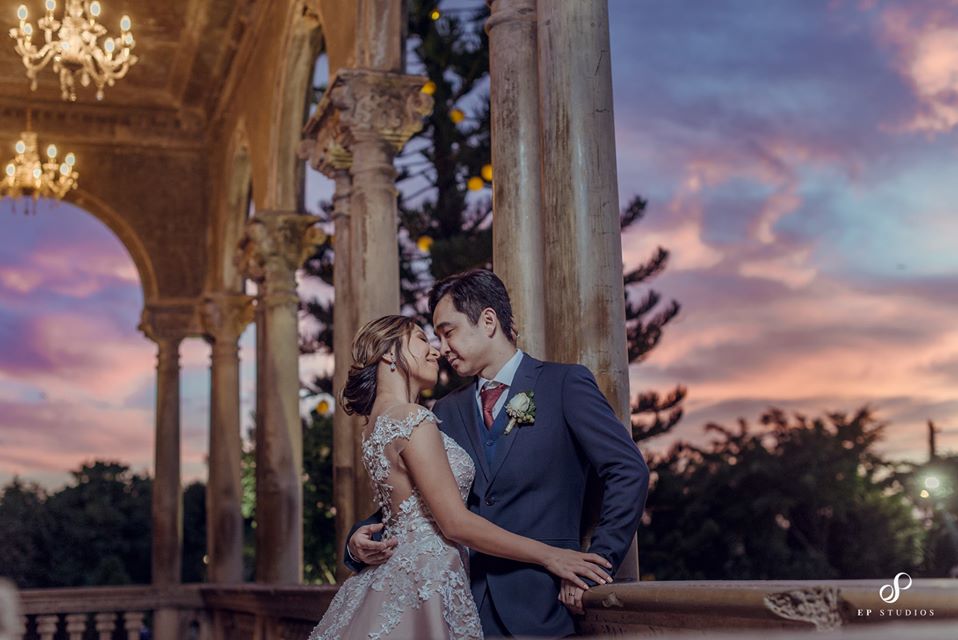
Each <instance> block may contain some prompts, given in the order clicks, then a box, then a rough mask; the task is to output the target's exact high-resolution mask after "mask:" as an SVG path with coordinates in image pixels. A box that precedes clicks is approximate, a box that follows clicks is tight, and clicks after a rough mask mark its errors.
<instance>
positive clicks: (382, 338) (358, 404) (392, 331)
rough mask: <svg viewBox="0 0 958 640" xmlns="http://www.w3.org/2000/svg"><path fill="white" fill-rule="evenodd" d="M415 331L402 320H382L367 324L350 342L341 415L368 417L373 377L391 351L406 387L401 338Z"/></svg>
mask: <svg viewBox="0 0 958 640" xmlns="http://www.w3.org/2000/svg"><path fill="white" fill-rule="evenodd" d="M417 327H418V325H417V324H416V321H415V320H413V319H412V318H408V317H406V316H383V317H382V318H379V319H378V320H372V321H371V322H367V323H366V325H365V326H364V327H363V328H362V329H360V330H359V333H357V334H356V338H355V339H353V353H352V355H353V362H352V364H351V365H350V366H349V373H348V374H347V376H346V385H345V386H344V387H343V390H342V392H341V393H340V402H341V403H342V407H343V411H345V412H346V413H347V414H349V415H360V416H368V415H369V414H370V413H372V410H373V403H375V402H376V373H377V371H378V368H379V363H380V362H381V361H382V358H383V356H384V355H386V354H387V353H389V352H390V350H393V349H394V350H395V353H396V367H397V368H398V369H399V371H400V372H401V373H402V375H403V377H404V378H405V379H406V384H407V386H408V384H409V366H408V365H407V364H406V359H405V358H404V357H403V354H402V345H403V338H406V337H408V336H409V335H410V334H412V332H413V331H414V330H415V329H416V328H417Z"/></svg>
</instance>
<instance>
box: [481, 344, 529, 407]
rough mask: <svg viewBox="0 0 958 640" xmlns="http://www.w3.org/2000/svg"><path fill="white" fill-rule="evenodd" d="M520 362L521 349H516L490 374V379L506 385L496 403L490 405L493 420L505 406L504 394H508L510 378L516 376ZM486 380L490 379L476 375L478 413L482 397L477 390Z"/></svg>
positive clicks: (510, 383) (510, 384)
mask: <svg viewBox="0 0 958 640" xmlns="http://www.w3.org/2000/svg"><path fill="white" fill-rule="evenodd" d="M520 362H522V349H516V352H515V354H514V355H513V356H512V357H511V358H509V360H507V361H506V363H505V364H504V365H502V368H501V369H499V372H498V373H497V374H496V375H494V376H492V381H495V382H498V383H499V384H503V385H505V386H506V390H505V391H503V392H502V395H500V396H499V399H498V400H496V404H495V405H493V407H492V419H493V420H495V419H496V418H497V417H498V416H499V412H500V411H502V408H503V407H504V406H506V396H508V395H509V387H511V386H512V380H513V378H515V377H516V370H517V369H518V368H519V363H520ZM488 382H491V381H490V380H486V379H485V378H483V377H482V376H476V406H477V407H479V415H482V398H481V397H480V396H479V392H480V391H482V388H483V387H484V386H485V385H486V383H488Z"/></svg>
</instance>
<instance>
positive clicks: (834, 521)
mask: <svg viewBox="0 0 958 640" xmlns="http://www.w3.org/2000/svg"><path fill="white" fill-rule="evenodd" d="M885 428H886V425H885V424H883V423H880V422H878V421H877V420H876V419H875V417H874V416H873V414H872V412H871V410H870V409H869V408H867V407H865V408H862V409H859V410H858V411H857V412H855V413H854V415H851V416H848V415H846V414H844V413H839V412H834V413H829V414H827V415H826V416H823V417H817V418H808V417H806V416H804V415H802V414H799V413H796V414H795V415H794V416H793V417H792V418H791V419H789V418H788V417H787V416H786V415H785V413H784V412H782V411H781V410H779V409H769V410H768V411H767V412H766V413H764V414H763V415H762V416H761V418H760V420H759V427H758V428H757V429H754V430H753V429H752V428H750V426H749V425H748V423H747V422H746V421H745V420H740V421H739V425H738V428H737V429H729V428H726V427H724V426H722V425H718V424H708V425H707V426H706V427H705V429H706V431H707V432H708V433H711V434H714V435H715V439H713V440H712V441H711V442H710V443H709V445H708V446H706V447H697V446H693V445H691V444H688V443H679V444H677V445H675V446H674V447H673V448H672V449H671V450H670V451H669V452H668V453H667V454H664V455H660V456H655V457H652V458H651V459H650V461H649V468H650V470H651V472H652V486H651V489H650V493H649V497H648V502H647V504H648V508H647V510H646V515H645V520H644V523H643V526H642V527H640V529H639V548H640V549H641V550H642V553H641V568H642V572H643V574H646V575H647V576H649V577H654V578H655V579H657V580H728V579H736V580H739V579H752V580H766V579H811V578H819V579H821V578H879V577H882V578H885V577H888V576H891V575H895V573H897V572H899V571H917V570H918V569H919V568H920V564H921V554H922V540H923V535H924V534H923V530H922V527H921V526H920V523H919V522H918V521H917V520H916V519H915V517H914V514H913V503H911V502H910V499H911V496H910V495H909V493H908V492H906V491H905V488H904V487H903V486H902V485H901V483H899V482H897V481H896V480H895V477H894V474H893V471H894V469H895V468H896V465H895V464H894V463H892V462H888V461H886V460H884V459H883V458H882V457H881V456H880V455H879V454H877V453H876V452H875V445H876V443H877V442H878V441H879V440H880V438H881V437H882V434H883V432H884V430H885Z"/></svg>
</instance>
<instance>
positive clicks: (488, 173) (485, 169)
mask: <svg viewBox="0 0 958 640" xmlns="http://www.w3.org/2000/svg"><path fill="white" fill-rule="evenodd" d="M482 179H483V180H485V181H486V182H492V165H491V164H485V165H483V166H482Z"/></svg>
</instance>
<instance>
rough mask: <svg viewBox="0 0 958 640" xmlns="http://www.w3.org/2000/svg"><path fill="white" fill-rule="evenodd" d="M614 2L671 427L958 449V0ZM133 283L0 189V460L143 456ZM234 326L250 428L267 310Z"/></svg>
mask: <svg viewBox="0 0 958 640" xmlns="http://www.w3.org/2000/svg"><path fill="white" fill-rule="evenodd" d="M450 4H452V3H450ZM455 4H457V5H462V4H469V5H470V6H472V5H473V4H478V2H475V3H465V2H464V0H460V1H459V2H456V3H455ZM609 4H610V12H611V37H612V65H613V74H614V90H615V119H616V143H617V154H618V171H619V186H620V198H621V203H622V204H623V205H624V204H625V203H626V202H627V201H628V199H629V198H630V197H631V196H632V195H633V194H641V195H642V196H643V197H645V198H647V199H648V200H649V207H648V213H647V216H646V219H645V220H644V221H642V222H641V223H639V224H637V225H635V227H634V228H633V229H631V230H630V231H628V232H627V233H626V234H625V235H624V237H623V239H622V243H623V250H624V255H625V261H626V264H627V265H634V264H636V263H637V262H639V261H641V260H644V259H646V258H647V257H648V256H649V255H651V254H652V252H653V251H654V249H655V247H656V246H658V245H662V246H664V247H666V248H667V249H669V250H670V251H671V252H672V257H671V261H670V263H669V267H668V269H667V270H666V272H665V273H664V274H663V275H661V276H659V277H658V278H657V279H656V280H655V281H654V283H653V284H654V287H655V288H656V289H657V290H658V291H660V292H661V293H662V294H663V297H664V298H665V299H671V298H674V299H676V300H678V301H679V302H680V303H681V304H682V312H681V314H680V316H679V318H677V319H676V320H675V321H674V322H673V323H672V324H670V325H669V326H668V328H667V330H666V332H665V336H664V338H663V340H662V343H661V345H660V346H659V347H658V348H657V349H656V350H655V351H654V352H653V354H652V356H651V357H650V358H649V360H648V361H647V362H645V363H644V364H642V365H641V366H634V367H633V369H632V386H633V392H636V391H638V390H640V389H657V390H659V391H662V392H665V391H667V390H669V389H671V388H672V387H673V386H674V385H675V384H677V383H681V384H685V385H687V386H688V387H689V397H688V400H687V401H686V416H685V418H684V419H683V421H682V422H681V424H680V425H679V426H678V427H677V428H676V429H675V431H674V436H670V437H669V438H684V439H689V440H693V441H700V442H701V441H703V440H704V439H705V437H704V435H703V434H702V426H703V425H704V424H705V423H706V422H709V421H718V422H722V423H725V424H732V423H734V421H735V419H736V418H738V417H739V416H742V417H745V418H747V419H749V420H750V421H751V422H752V423H754V422H755V420H756V418H757V417H758V416H759V414H760V413H761V412H762V411H763V410H764V409H765V408H766V407H769V406H777V407H782V408H784V409H787V410H795V411H801V412H803V413H806V414H813V415H818V414H821V413H823V412H825V411H847V412H852V411H854V410H855V409H856V408H857V407H859V406H861V405H862V404H864V403H870V404H871V405H872V406H873V407H874V408H875V410H876V412H877V415H878V417H879V418H881V419H882V420H885V421H887V422H889V423H890V426H889V430H888V433H887V439H886V441H885V443H884V444H883V448H884V450H885V451H887V452H889V453H890V454H892V455H894V456H898V457H903V458H913V459H923V458H924V456H925V455H926V452H927V450H926V430H925V421H926V420H928V419H933V420H935V421H936V423H937V424H938V425H939V426H940V427H942V429H943V433H942V434H941V436H940V437H939V442H940V447H941V448H943V449H951V450H956V449H958V394H955V393H954V390H955V389H956V387H958V320H956V318H958V179H956V177H955V176H958V2H953V1H945V0H940V1H928V2H922V1H917V0H913V1H910V2H908V3H901V2H878V1H863V0H846V1H842V0H830V1H826V0H822V1H819V2H752V1H750V0H740V1H738V2H734V1H731V0H722V1H719V2H712V1H710V2H704V1H694V2H693V1H679V0H670V1H669V2H657V1H653V0H610V3H609ZM4 157H5V156H4ZM0 160H2V158H0ZM80 170H81V180H82V164H81V165H80ZM310 181H311V184H313V186H312V187H311V194H312V195H311V197H312V196H315V195H316V194H318V193H321V192H322V191H323V185H322V182H321V181H318V180H317V179H316V178H315V177H311V178H310ZM304 290H305V291H306V293H307V294H308V295H312V294H314V293H315V294H319V295H322V294H324V293H325V292H324V291H323V289H322V287H315V286H310V287H306V288H305V289H304ZM141 308H142V293H141V291H140V285H139V282H138V280H137V275H136V270H135V269H134V267H133V263H132V261H131V259H130V258H129V256H128V254H127V253H126V251H125V249H124V248H123V246H122V245H121V244H120V242H119V240H118V239H117V238H115V237H114V236H113V235H112V234H111V233H110V231H109V230H108V229H107V228H106V227H105V226H104V225H103V224H102V223H100V222H99V221H98V220H96V219H95V218H93V217H92V216H90V215H89V214H87V213H85V212H83V211H81V210H79V209H76V208H75V207H72V206H71V205H68V204H60V205H58V206H56V207H54V208H49V207H48V208H44V209H43V210H42V211H41V212H40V215H37V216H34V217H23V216H21V215H12V214H11V213H10V205H9V201H7V202H5V203H2V204H0V485H3V484H6V483H7V482H9V480H10V479H11V478H12V477H13V476H14V475H20V476H21V477H23V478H25V479H28V480H32V481H36V482H40V483H41V484H43V485H45V486H48V487H51V488H52V487H56V486H58V485H60V484H62V483H64V482H65V481H66V480H67V479H68V474H67V470H68V469H72V468H76V467H77V466H78V465H79V464H80V463H81V462H83V461H88V460H92V459H94V458H110V459H119V460H122V461H124V462H126V463H129V464H131V465H132V467H133V468H134V469H135V470H137V471H148V472H150V471H151V469H152V450H153V403H154V382H155V381H154V373H153V371H154V358H155V351H154V348H153V345H152V343H150V342H149V341H147V340H146V339H145V338H144V337H143V336H142V335H141V334H140V333H138V332H137V330H136V325H137V321H138V317H139V313H140V310H141ZM241 346H242V352H241V355H242V357H243V358H244V365H243V369H242V383H241V384H242V393H243V409H244V411H243V415H244V430H245V428H246V427H247V426H248V425H249V422H250V421H249V418H248V417H247V416H248V413H249V411H250V410H251V409H252V402H251V400H252V395H253V378H254V372H253V368H252V365H251V361H252V355H253V350H252V349H253V340H252V331H248V332H247V334H246V335H245V336H244V337H243V339H242V341H241ZM208 357H209V350H208V347H207V346H206V345H205V344H204V343H203V342H202V341H201V340H198V339H192V340H189V341H187V342H186V343H184V346H183V350H182V364H183V372H182V401H183V405H182V432H183V473H184V478H185V479H186V480H189V479H192V478H204V477H205V475H206V472H205V462H204V457H205V455H206V439H207V422H208V412H209V403H208V399H207V396H208V393H209V374H208ZM322 366H325V363H324V361H323V360H322V359H316V358H314V359H311V360H309V361H305V362H304V366H303V369H304V371H309V370H315V369H316V368H318V367H322ZM668 442H669V439H668V438H663V439H661V441H657V442H653V443H652V444H651V445H650V446H651V447H653V448H661V447H664V446H665V445H667V444H668Z"/></svg>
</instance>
